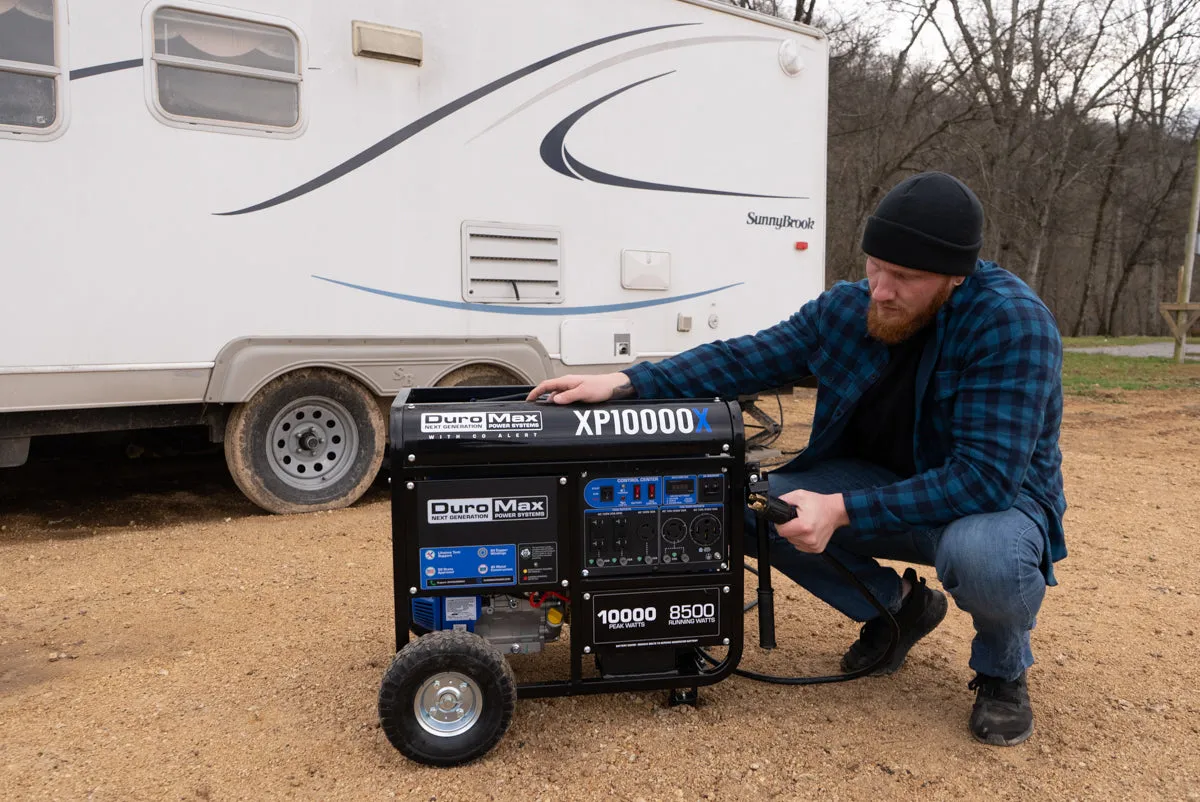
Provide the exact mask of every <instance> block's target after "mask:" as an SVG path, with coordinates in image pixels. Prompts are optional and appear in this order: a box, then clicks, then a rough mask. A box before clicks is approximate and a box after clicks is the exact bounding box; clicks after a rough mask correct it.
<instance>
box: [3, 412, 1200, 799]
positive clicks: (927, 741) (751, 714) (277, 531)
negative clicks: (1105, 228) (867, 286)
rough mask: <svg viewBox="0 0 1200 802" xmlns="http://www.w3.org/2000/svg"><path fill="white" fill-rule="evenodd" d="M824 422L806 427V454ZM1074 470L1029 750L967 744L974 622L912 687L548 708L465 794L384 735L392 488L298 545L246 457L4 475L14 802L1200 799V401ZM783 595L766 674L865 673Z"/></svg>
mask: <svg viewBox="0 0 1200 802" xmlns="http://www.w3.org/2000/svg"><path fill="white" fill-rule="evenodd" d="M810 408H811V402H810V400H809V399H807V398H804V397H798V398H796V399H791V398H789V399H787V400H786V407H785V409H786V410H787V420H788V421H789V423H790V425H789V430H788V434H787V439H786V440H785V441H784V445H785V446H786V447H795V446H797V445H798V444H799V443H800V442H802V438H804V437H806V429H805V426H804V422H805V421H806V420H807V419H808V413H807V410H808V409H810ZM1062 442H1063V450H1064V452H1065V460H1066V461H1065V476H1066V483H1067V494H1068V501H1069V503H1070V505H1071V508H1070V511H1069V512H1068V514H1067V537H1068V546H1069V548H1070V551H1071V554H1070V557H1069V558H1068V559H1067V560H1065V561H1063V562H1061V563H1059V566H1058V574H1059V581H1060V584H1059V586H1058V587H1056V588H1053V589H1051V590H1050V592H1049V593H1048V594H1047V597H1046V602H1045V605H1044V607H1043V609H1042V614H1041V616H1040V620H1039V623H1038V627H1037V630H1036V631H1035V633H1034V648H1035V652H1036V655H1037V657H1038V664H1037V665H1036V666H1035V667H1034V668H1033V669H1032V670H1031V672H1030V686H1031V690H1032V695H1033V700H1034V705H1035V711H1036V715H1037V729H1036V731H1035V733H1034V735H1033V737H1032V738H1031V739H1030V740H1029V741H1028V742H1027V743H1025V744H1024V745H1022V746H1019V747H1016V748H1011V749H998V748H995V747H987V746H982V745H980V744H977V743H976V742H975V741H973V740H972V739H971V737H970V735H969V733H968V732H967V727H966V721H967V716H968V714H969V711H970V707H971V702H972V700H973V693H971V692H968V690H967V687H966V685H967V681H968V680H969V679H970V678H971V676H972V672H971V671H970V670H969V669H968V668H967V656H968V646H969V642H970V632H971V626H970V621H969V620H968V618H967V616H966V615H965V614H964V613H963V612H962V611H960V610H958V609H957V608H955V607H953V605H952V606H951V611H950V614H949V616H948V617H947V619H946V621H945V623H944V624H943V625H942V626H941V627H940V628H939V629H938V630H937V631H935V632H934V633H933V634H932V635H930V636H929V637H928V638H927V639H926V640H924V641H922V643H921V644H919V645H918V646H917V647H916V648H915V649H914V650H913V652H912V653H911V654H910V657H909V661H908V663H907V665H906V666H905V668H904V669H903V670H902V671H900V672H898V673H897V674H895V675H894V676H891V677H887V678H874V679H869V680H860V681H857V682H852V683H845V684H840V685H832V686H818V687H810V688H785V687H778V686H768V685H762V684H758V683H754V682H751V681H749V680H745V679H741V678H735V679H732V680H729V681H727V682H723V683H721V684H718V685H716V686H713V687H711V688H708V689H704V690H702V692H701V693H702V705H701V706H700V707H699V708H698V709H692V708H688V707H679V708H667V707H665V706H664V705H663V699H664V695H663V693H662V692H654V693H639V694H619V695H615V696H598V697H583V698H567V699H555V700H522V701H520V702H519V703H518V705H517V713H516V717H515V719H514V722H513V726H512V728H511V729H510V730H509V732H508V734H507V736H506V737H505V738H504V739H503V740H502V741H501V743H500V744H499V746H498V747H497V748H496V749H495V750H494V751H493V752H492V753H491V754H489V755H488V756H487V757H486V758H484V759H483V760H481V761H479V762H477V763H475V764H473V765H470V766H467V767H462V768H458V769H452V770H436V769H429V768H423V767H419V766H416V765H414V764H412V763H409V762H407V761H406V760H405V759H404V758H403V757H402V756H401V755H400V754H399V753H398V752H396V751H395V750H393V749H392V747H391V746H390V745H389V744H388V743H387V741H386V739H385V738H384V736H383V734H382V732H381V731H380V729H379V727H378V725H377V723H376V695H377V693H378V688H379V681H380V678H381V676H382V673H383V671H384V668H385V667H386V665H387V663H388V661H389V659H390V658H391V653H392V609H391V581H392V579H391V568H390V565H391V564H390V557H389V554H390V543H389V508H388V501H387V498H388V496H387V486H386V484H385V483H384V482H382V481H381V482H379V483H377V485H376V487H375V488H374V489H373V490H372V491H371V492H370V494H369V495H368V496H367V497H366V498H365V499H364V500H363V501H362V502H360V503H359V504H358V505H356V506H355V507H354V508H352V509H349V510H343V511H338V512H335V513H325V514H311V515H304V516H294V517H272V516H267V515H264V514H260V513H259V512H258V511H257V509H256V508H254V507H252V506H251V505H250V504H249V503H248V502H246V501H245V500H244V499H243V498H242V497H241V496H240V495H238V493H237V492H236V490H235V488H234V486H233V483H232V481H230V479H229V478H228V476H227V474H226V473H225V470H224V467H223V463H222V461H221V459H220V457H219V455H217V454H207V455H193V456H170V457H156V456H155V455H154V454H153V453H151V452H146V453H143V454H142V455H141V456H140V458H138V459H130V458H128V457H126V456H123V455H120V456H115V457H114V456H92V457H87V458H82V457H78V456H76V457H71V458H56V459H43V460H41V461H39V462H37V463H36V464H31V465H29V466H26V467H25V468H23V469H21V470H20V471H15V472H8V473H4V474H0V476H2V477H3V478H2V479H0V797H3V798H5V799H47V798H48V799H89V800H91V799H95V800H140V799H147V800H165V799H183V800H192V799H198V800H225V799H249V800H262V799H275V798H295V799H320V800H334V799H349V800H391V799H404V800H475V799H496V800H508V799H511V800H523V801H524V800H530V801H532V800H538V799H544V800H554V802H559V801H560V800H568V799H587V800H592V799H605V798H612V799H628V800H634V799H644V800H659V799H665V800H673V799H683V800H698V799H822V800H833V799H868V798H874V799H883V798H888V799H890V798H899V799H903V798H922V799H926V798H928V799H962V798H970V799H1010V798H1012V799H1016V798H1020V799H1047V798H1053V799H1064V800H1065V799H1200V669H1198V668H1197V658H1198V656H1200V636H1197V630H1198V629H1200V621H1198V619H1200V580H1198V579H1197V575H1196V572H1195V570H1194V567H1193V566H1192V565H1191V564H1190V563H1189V562H1188V560H1191V559H1195V555H1196V543H1197V535H1198V531H1197V530H1198V526H1197V523H1198V522H1200V397H1198V396H1197V395H1196V394H1195V393H1194V392H1184V391H1180V392H1174V391H1173V392H1161V393H1140V394H1139V393H1114V394H1112V396H1111V397H1106V398H1096V399H1080V398H1071V399H1068V404H1067V412H1066V421H1065V426H1064V430H1063V438H1062ZM923 573H924V574H925V575H928V574H929V572H928V571H924V572H923ZM752 579H753V578H752V577H748V584H750V583H751V580H752ZM776 587H777V589H778V590H777V594H778V602H777V604H778V607H779V610H778V617H779V643H780V647H779V648H778V649H776V650H775V651H773V652H770V653H767V652H763V651H762V650H760V649H759V648H758V647H757V645H754V644H753V643H748V644H747V650H746V656H745V657H744V659H743V663H742V664H743V666H744V667H748V668H754V669H758V670H763V671H768V672H774V673H827V672H828V671H831V670H836V658H837V656H838V655H839V654H840V653H841V652H842V651H843V650H844V649H845V647H846V646H847V645H848V644H849V643H850V641H852V640H853V639H854V637H855V635H856V627H855V626H854V625H853V624H852V623H850V622H848V621H846V620H844V619H841V618H840V616H838V615H837V614H836V613H833V612H831V611H829V610H828V609H824V608H822V607H821V606H820V605H819V604H817V603H815V602H814V601H812V600H811V598H810V597H807V595H806V594H805V593H804V592H803V591H801V590H800V589H798V588H797V587H796V586H794V585H792V584H790V583H789V582H788V581H787V580H784V579H779V580H777V585H776ZM747 626H748V630H749V631H750V632H754V631H755V630H754V627H755V619H754V617H753V614H751V617H750V618H749V619H748V620H747ZM560 648H561V647H560ZM542 657H552V654H548V655H543V656H542ZM537 659H539V657H535V656H531V657H526V658H518V660H517V663H516V668H517V670H518V678H519V677H520V676H521V674H522V673H523V672H528V670H529V668H530V666H531V665H532V663H531V662H530V661H536V660H537Z"/></svg>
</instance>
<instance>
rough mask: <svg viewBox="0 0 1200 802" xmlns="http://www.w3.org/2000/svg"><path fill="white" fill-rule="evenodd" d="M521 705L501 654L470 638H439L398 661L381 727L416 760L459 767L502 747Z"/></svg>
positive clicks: (386, 679)
mask: <svg viewBox="0 0 1200 802" xmlns="http://www.w3.org/2000/svg"><path fill="white" fill-rule="evenodd" d="M516 704H517V684H516V679H515V678H514V677H513V673H512V668H510V667H509V665H508V662H507V661H506V660H505V659H504V657H503V656H502V655H501V654H500V652H498V651H497V650H496V649H495V648H494V647H493V646H491V645H490V644H489V643H488V642H487V641H485V640H484V639H483V638H481V637H479V636H478V635H475V634H474V633H471V632H454V631H443V632H433V633H430V634H428V635H425V636H423V637H421V638H418V639H417V640H415V641H411V642H409V644H408V645H407V646H405V647H404V648H403V649H401V650H400V652H399V654H397V655H396V657H395V659H393V660H392V664H391V666H389V667H388V670H387V672H386V673H385V674H384V676H383V685H382V686H381V687H380V689H379V723H380V725H381V726H382V727H383V732H384V734H385V735H387V739H388V741H390V742H391V744H392V746H394V747H396V748H397V749H399V750H400V752H401V753H403V754H404V756H405V757H407V758H409V759H410V760H415V761H416V762H418V763H424V764H425V765H427V766H457V765H460V764H463V763H468V762H470V761H472V760H475V759H476V758H479V757H482V756H483V755H485V754H487V752H488V751H489V750H491V748H492V747H493V746H495V745H496V743H497V742H499V740H500V738H501V737H503V735H504V733H505V731H507V730H508V725H509V723H510V722H511V721H512V715H513V710H514V709H515V708H516Z"/></svg>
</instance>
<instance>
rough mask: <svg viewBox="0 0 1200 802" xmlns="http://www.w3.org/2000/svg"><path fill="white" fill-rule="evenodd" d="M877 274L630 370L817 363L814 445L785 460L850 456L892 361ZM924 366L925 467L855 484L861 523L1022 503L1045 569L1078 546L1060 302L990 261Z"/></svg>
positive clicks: (648, 393) (728, 371)
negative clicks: (848, 446)
mask: <svg viewBox="0 0 1200 802" xmlns="http://www.w3.org/2000/svg"><path fill="white" fill-rule="evenodd" d="M869 301H870V294H869V290H868V287H867V282H866V280H863V281H859V282H857V283H854V284H850V283H845V282H839V283H838V284H837V285H836V286H834V287H833V288H832V289H831V290H829V291H827V292H825V293H823V294H821V295H820V296H819V297H817V298H816V299H814V300H812V301H809V302H808V303H807V304H805V305H804V307H803V308H801V309H800V311H799V312H797V313H796V314H794V315H792V316H791V317H790V318H788V319H787V320H784V321H783V322H781V323H779V324H778V325H775V326H772V327H771V328H769V329H765V330H763V331H760V332H759V333H758V334H755V335H750V336H745V337H736V338H733V339H730V340H724V341H719V342H714V343H709V344H705V345H701V346H698V347H696V348H693V349H691V350H689V351H686V352H684V353H682V354H679V355H678V356H675V357H672V358H670V359H666V360H664V361H661V362H658V363H648V362H643V363H639V364H637V365H635V366H633V367H632V368H629V369H627V370H625V371H624V372H625V374H626V375H628V376H629V379H630V381H631V383H632V384H633V387H634V389H635V390H636V392H637V394H638V396H639V397H642V398H704V397H723V398H735V397H737V396H739V395H748V394H752V393H756V392H761V391H763V390H769V389H772V388H775V387H780V386H783V385H787V384H789V383H791V382H795V381H797V380H800V379H803V378H806V377H808V376H813V377H815V378H816V380H817V382H818V389H817V405H816V414H815V415H814V417H813V424H812V433H811V435H810V439H809V444H808V447H807V448H806V449H805V450H804V451H802V452H801V454H800V455H799V456H798V457H797V458H796V459H794V460H793V461H792V462H790V463H789V464H788V465H786V466H784V467H783V468H780V469H779V470H790V471H800V470H805V469H806V467H807V466H811V465H813V464H815V463H817V462H819V461H821V460H823V459H829V458H832V457H836V456H838V453H839V450H840V442H839V441H840V439H841V434H842V432H843V430H844V429H845V426H846V422H847V421H848V420H849V419H850V416H851V413H852V412H853V410H854V407H855V405H856V404H857V403H858V401H859V399H860V398H861V397H862V395H863V392H864V391H865V390H866V389H867V388H868V387H870V386H871V384H872V383H873V382H874V381H875V380H876V379H877V378H878V377H879V375H880V372H881V370H882V368H883V367H884V366H885V365H886V364H887V361H888V349H887V346H885V345H883V344H882V343H880V342H878V341H876V340H874V339H872V338H870V337H869V336H868V335H867V330H866V320H867V306H868V302H869ZM936 326H937V334H936V337H931V338H930V339H929V343H928V345H927V346H926V348H925V351H924V352H923V354H922V357H921V361H920V365H919V367H918V369H917V404H916V422H915V425H914V427H913V440H914V442H913V455H914V461H915V464H916V468H917V473H916V475H914V476H912V477H909V478H907V479H904V480H902V481H899V482H896V483H895V484H892V485H888V486H886V487H877V488H870V489H866V490H854V491H849V492H846V493H844V494H843V495H844V498H845V504H846V512H847V514H848V515H849V518H850V526H851V527H853V528H854V529H856V530H859V531H866V532H878V533H885V532H903V531H909V530H921V529H930V528H933V527H937V526H942V525H944V524H948V523H950V522H952V521H955V520H957V519H959V518H963V517H965V516H968V515H975V514H979V513H988V512H999V511H1002V510H1007V509H1011V508H1013V507H1016V508H1017V509H1019V510H1021V511H1022V512H1024V513H1025V514H1027V515H1029V516H1030V517H1031V518H1032V519H1033V520H1034V521H1036V522H1037V523H1038V525H1039V526H1040V527H1041V530H1042V533H1043V536H1044V537H1045V539H1046V550H1045V557H1044V558H1043V563H1042V572H1043V574H1044V575H1045V577H1046V581H1047V582H1048V583H1049V584H1055V579H1054V570H1053V563H1054V562H1056V561H1058V560H1060V559H1062V558H1063V557H1065V556H1066V554H1067V551H1066V545H1065V540H1064V536H1063V527H1062V517H1063V513H1064V512H1065V511H1066V500H1065V498H1064V496H1063V483H1062V471H1061V465H1062V454H1061V452H1060V451H1059V447H1058V432H1059V425H1060V423H1061V420H1062V340H1061V338H1060V336H1059V332H1058V327H1057V325H1056V323H1055V320H1054V318H1053V316H1052V315H1051V313H1050V310H1049V309H1047V308H1046V306H1045V304H1043V303H1042V301H1041V300H1040V299H1039V298H1038V297H1037V296H1036V295H1035V294H1034V292H1033V291H1032V290H1031V289H1030V288H1029V287H1028V286H1027V285H1026V284H1025V283H1024V282H1022V281H1021V280H1020V279H1018V278H1017V277H1016V276H1014V275H1013V274H1011V273H1009V272H1008V271H1006V270H1004V269H1002V268H1000V267H998V266H997V265H995V264H994V263H991V262H980V263H979V265H978V269H977V270H976V272H975V273H974V274H972V275H971V276H969V277H968V278H967V279H966V280H965V281H964V282H963V283H962V285H961V286H960V287H959V288H958V289H957V290H955V291H954V293H953V295H951V297H950V299H949V300H948V301H947V302H946V304H945V305H944V306H943V307H942V309H941V310H940V311H939V312H938V315H937V320H936Z"/></svg>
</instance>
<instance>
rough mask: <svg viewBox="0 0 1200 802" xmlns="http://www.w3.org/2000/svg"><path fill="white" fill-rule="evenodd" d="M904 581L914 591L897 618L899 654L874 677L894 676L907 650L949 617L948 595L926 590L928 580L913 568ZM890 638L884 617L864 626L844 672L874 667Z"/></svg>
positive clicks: (844, 663) (845, 659)
mask: <svg viewBox="0 0 1200 802" xmlns="http://www.w3.org/2000/svg"><path fill="white" fill-rule="evenodd" d="M904 578H905V579H907V580H908V583H909V584H910V585H911V586H912V590H911V591H909V594H908V598H907V599H905V600H904V604H902V605H901V606H900V610H899V612H897V613H896V614H895V618H896V623H897V624H898V625H899V626H900V641H899V642H898V643H897V644H896V651H894V652H892V658H891V659H890V660H888V661H887V662H886V663H884V664H883V665H882V666H880V667H879V668H877V669H875V670H874V671H872V672H871V673H872V675H877V674H891V673H893V672H894V671H896V669H898V668H900V666H902V665H904V658H905V657H906V656H907V655H908V650H909V649H911V648H912V647H913V645H914V644H916V642H917V641H919V640H920V639H921V638H923V637H925V636H926V635H928V634H929V633H930V632H933V630H934V629H935V628H936V627H937V625H938V624H940V623H942V619H943V618H945V617H946V608H947V606H948V605H947V604H946V594H944V593H942V592H941V591H939V590H934V589H933V588H931V587H928V586H926V584H925V580H924V579H918V578H917V572H916V571H914V570H913V569H911V568H909V569H906V570H905V572H904ZM891 637H892V632H891V627H890V626H888V623H887V621H885V620H884V619H883V617H882V616H879V617H877V618H872V619H871V620H870V621H868V622H867V623H865V624H863V626H862V629H861V630H859V632H858V640H856V641H855V642H854V643H853V644H851V646H850V649H849V650H848V651H847V652H846V654H845V655H843V656H842V671H845V672H847V673H849V672H851V671H860V670H862V669H864V668H866V667H867V666H869V665H871V664H872V663H874V662H875V661H876V660H878V659H879V658H880V657H882V656H883V654H884V652H886V651H887V648H888V643H889V642H890V641H891Z"/></svg>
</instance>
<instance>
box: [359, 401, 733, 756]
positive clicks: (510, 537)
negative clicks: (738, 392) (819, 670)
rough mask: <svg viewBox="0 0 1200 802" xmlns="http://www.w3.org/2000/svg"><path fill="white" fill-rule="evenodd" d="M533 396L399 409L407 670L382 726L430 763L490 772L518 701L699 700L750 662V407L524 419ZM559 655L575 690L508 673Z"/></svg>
mask: <svg viewBox="0 0 1200 802" xmlns="http://www.w3.org/2000/svg"><path fill="white" fill-rule="evenodd" d="M529 389H530V388H520V387H503V388H494V387H493V388H481V387H460V388H429V389H414V390H410V391H408V392H406V393H402V394H401V395H400V396H398V397H397V398H396V401H395V403H394V404H393V406H392V414H391V443H392V452H391V465H392V547H393V548H392V557H393V578H394V593H395V610H396V647H397V650H398V651H397V654H396V657H395V659H394V660H393V661H392V664H391V666H390V667H389V669H388V671H387V673H386V674H385V677H384V681H383V684H382V687H381V689H380V705H379V709H380V721H381V725H382V727H383V729H384V732H385V733H386V734H387V737H388V738H389V740H390V741H391V743H392V744H393V745H394V746H396V748H397V749H399V750H400V751H401V752H403V753H404V754H405V755H407V756H408V757H410V758H412V759H413V760H416V761H418V762H422V763H426V764H430V765H454V764H457V763H463V762H467V761H469V760H472V759H474V758H476V757H478V756H480V755H482V754H484V753H486V752H487V751H488V750H489V749H491V747H492V746H493V745H494V744H495V743H496V742H497V741H498V740H499V738H500V737H501V736H502V735H503V733H504V731H505V730H506V729H507V727H508V723H509V721H510V720H511V716H512V713H513V709H514V705H515V700H516V698H517V696H520V697H522V698H527V697H538V696H562V695H572V694H583V693H606V692H615V691H628V690H649V689H656V688H661V689H668V690H670V691H671V692H672V693H673V697H672V698H674V699H675V700H676V701H678V700H681V699H682V700H694V698H695V694H696V693H697V690H698V688H699V687H700V686H703V685H708V684H711V683H714V682H718V681H720V680H721V679H723V678H725V677H727V676H729V675H730V673H732V671H733V669H734V668H735V667H736V665H737V662H738V660H739V658H740V656H741V650H742V588H743V571H742V531H743V527H744V524H743V510H744V507H745V501H746V489H747V488H746V479H745V474H746V471H745V465H744V459H745V457H744V449H745V438H744V432H743V429H742V416H741V410H740V408H739V406H738V404H737V403H736V402H733V401H724V400H720V399H705V400H689V401H628V402H614V403H609V404H603V405H592V406H589V405H569V406H560V405H557V404H552V403H550V404H547V403H528V402H525V401H524V400H518V399H524V397H525V394H526V393H527V392H528V391H529ZM564 633H565V638H564ZM411 634H415V635H418V636H419V637H417V638H416V639H415V640H411V639H410V636H411ZM560 639H562V640H565V641H566V643H567V646H566V648H568V649H569V655H570V671H569V673H567V674H566V675H565V676H562V677H561V678H558V679H554V680H542V681H538V682H526V683H517V681H516V678H515V676H514V674H513V669H512V666H511V665H510V664H509V662H508V659H507V658H508V657H511V656H516V655H532V654H536V653H538V652H541V651H543V650H544V649H545V648H546V644H548V643H553V642H554V641H557V640H560ZM701 647H703V648H707V649H712V648H714V647H715V648H717V649H718V650H720V651H722V652H723V656H721V657H719V658H715V659H714V658H711V656H707V661H706V660H702V659H701V652H700V649H701ZM535 659H542V658H535Z"/></svg>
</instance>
